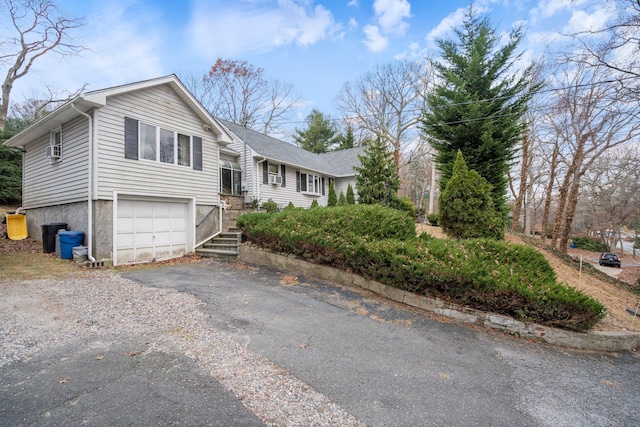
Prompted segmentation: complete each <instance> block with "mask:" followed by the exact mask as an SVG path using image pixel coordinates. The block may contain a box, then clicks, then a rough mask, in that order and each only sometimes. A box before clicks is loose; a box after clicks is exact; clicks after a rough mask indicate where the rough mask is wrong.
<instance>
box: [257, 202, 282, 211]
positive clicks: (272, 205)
mask: <svg viewBox="0 0 640 427" xmlns="http://www.w3.org/2000/svg"><path fill="white" fill-rule="evenodd" d="M261 207H262V209H264V210H265V211H267V213H275V212H278V204H277V203H276V202H274V201H273V200H269V201H268V202H264V203H263V204H262V206H261Z"/></svg>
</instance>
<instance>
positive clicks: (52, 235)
mask: <svg viewBox="0 0 640 427" xmlns="http://www.w3.org/2000/svg"><path fill="white" fill-rule="evenodd" d="M41 227H42V249H43V250H44V253H46V254H50V253H52V252H55V251H56V234H58V230H66V229H67V224H66V223H65V222H52V223H51V224H42V226H41Z"/></svg>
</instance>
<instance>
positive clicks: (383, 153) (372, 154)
mask: <svg viewBox="0 0 640 427" xmlns="http://www.w3.org/2000/svg"><path fill="white" fill-rule="evenodd" d="M358 159H360V166H359V167H354V169H355V170H356V172H357V173H358V174H357V175H356V189H357V190H358V203H361V204H365V205H373V204H381V205H385V206H393V205H395V201H396V199H397V198H398V195H397V192H398V189H399V188H400V178H398V174H397V173H396V164H395V162H394V161H393V154H392V153H390V152H389V151H388V150H387V146H386V144H385V143H384V142H382V141H381V140H380V138H377V139H375V140H374V141H373V142H372V143H371V144H368V145H367V146H366V147H365V150H364V155H362V156H361V155H358ZM347 190H348V189H347ZM347 197H348V192H347Z"/></svg>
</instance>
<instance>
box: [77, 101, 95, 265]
mask: <svg viewBox="0 0 640 427" xmlns="http://www.w3.org/2000/svg"><path fill="white" fill-rule="evenodd" d="M71 108H73V109H74V110H76V111H77V112H78V113H80V114H81V115H83V116H84V117H86V118H87V121H88V123H89V179H88V183H87V258H88V259H89V261H91V262H95V261H96V259H95V258H94V257H93V255H92V247H93V191H92V188H93V181H92V177H93V120H92V119H91V116H90V115H88V114H87V113H85V112H84V111H80V110H78V109H77V108H76V106H75V105H74V104H73V102H72V103H71Z"/></svg>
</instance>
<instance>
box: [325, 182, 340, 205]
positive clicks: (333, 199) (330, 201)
mask: <svg viewBox="0 0 640 427" xmlns="http://www.w3.org/2000/svg"><path fill="white" fill-rule="evenodd" d="M337 204H338V197H337V196H336V188H335V187H334V186H333V181H331V182H330V183H329V193H328V195H327V206H328V207H330V208H333V207H335V206H336V205H337Z"/></svg>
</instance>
